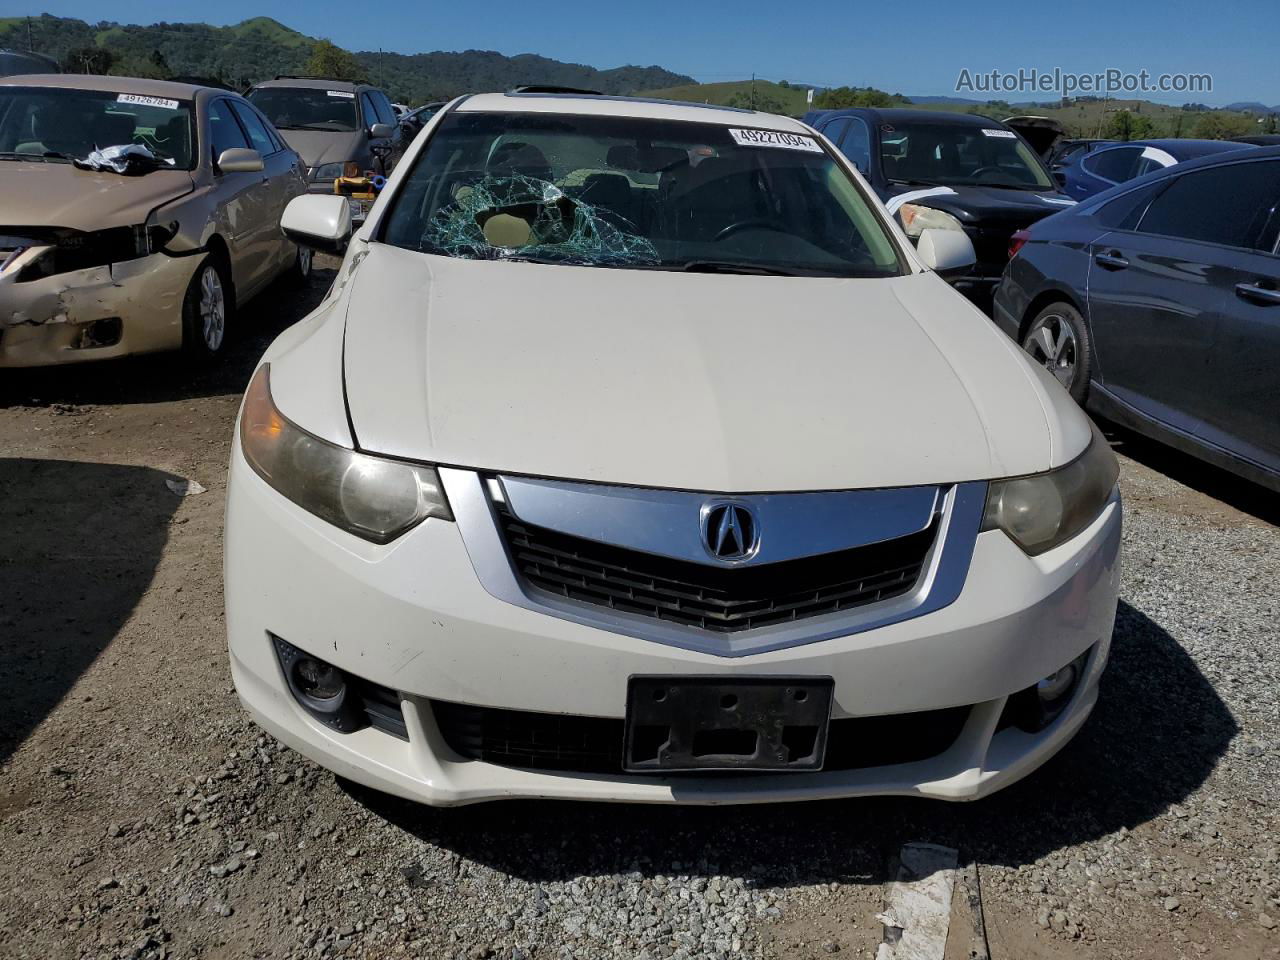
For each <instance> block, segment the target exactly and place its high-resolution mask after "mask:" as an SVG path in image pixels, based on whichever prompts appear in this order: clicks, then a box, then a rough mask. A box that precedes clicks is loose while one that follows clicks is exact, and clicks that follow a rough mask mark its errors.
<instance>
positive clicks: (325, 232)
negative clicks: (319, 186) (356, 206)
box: [280, 193, 351, 253]
mask: <svg viewBox="0 0 1280 960" xmlns="http://www.w3.org/2000/svg"><path fill="white" fill-rule="evenodd" d="M280 229H281V230H283V231H284V235H285V236H286V237H288V238H289V239H290V240H292V241H293V242H294V243H300V244H302V245H303V246H304V247H312V248H314V249H316V250H323V251H325V252H326V253H341V252H342V251H343V250H345V249H346V246H347V242H348V241H349V240H350V239H351V207H350V205H349V204H348V203H347V198H346V197H340V196H338V195H337V194H334V195H332V196H326V195H325V194H322V193H304V194H303V195H302V196H300V197H294V198H293V199H292V200H290V201H289V205H288V206H287V207H285V208H284V215H283V216H281V217H280Z"/></svg>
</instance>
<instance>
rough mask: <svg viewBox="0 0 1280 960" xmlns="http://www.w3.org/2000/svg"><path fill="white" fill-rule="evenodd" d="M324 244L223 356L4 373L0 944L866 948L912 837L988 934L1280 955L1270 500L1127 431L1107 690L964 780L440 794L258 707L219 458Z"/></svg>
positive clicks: (1049, 950)
mask: <svg viewBox="0 0 1280 960" xmlns="http://www.w3.org/2000/svg"><path fill="white" fill-rule="evenodd" d="M326 265H327V266H328V267H329V268H330V269H331V268H332V266H333V263H332V262H328V263H327V264H326ZM327 273H328V271H322V274H321V276H319V277H318V278H317V280H316V281H315V282H314V284H313V288H312V289H311V290H310V291H309V292H308V294H307V296H306V298H305V302H299V300H298V298H297V295H296V294H292V293H287V292H285V291H283V290H281V291H274V292H272V293H270V294H268V295H266V296H264V298H262V299H261V300H259V301H258V302H257V303H256V304H254V305H253V306H252V307H251V308H250V309H249V310H248V311H247V312H246V316H245V317H244V318H243V323H242V325H241V326H242V329H241V331H240V332H239V336H238V338H237V340H236V341H235V343H234V344H233V347H232V354H231V356H230V357H229V358H228V360H227V361H226V362H225V363H224V364H223V365H222V366H220V367H219V368H217V369H216V370H213V371H207V372H203V373H192V372H191V371H189V370H187V369H185V368H183V367H182V365H181V364H180V363H179V362H178V361H177V360H175V359H174V358H172V357H158V358H152V359H145V360H138V361H134V362H127V363H122V364H116V365H111V366H109V367H105V366H104V367H95V368H84V369H79V370H61V371H49V372H43V373H40V374H38V375H25V374H24V375H21V376H18V375H10V374H8V373H6V374H5V379H4V380H3V381H0V451H3V453H0V683H3V689H4V690H5V691H6V693H5V696H4V697H3V698H0V862H2V863H3V864H4V866H5V869H4V870H3V871H0V957H5V958H9V957H15V958H16V957H23V958H40V960H44V958H51V957H77V958H78V957H85V958H88V957H102V958H159V957H204V958H233V957H234V958H239V957H308V958H314V957H337V956H343V957H379V958H382V957H392V958H395V957H414V958H485V957H493V958H503V960H516V958H534V957H536V958H557V960H559V958H569V957H575V958H581V960H595V958H611V957H617V958H646V957H647V958H659V957H677V958H695V957H696V958H720V957H738V956H745V957H782V958H808V957H814V958H820V957H827V956H830V955H841V956H852V957H871V956H873V955H874V953H875V945H876V944H877V942H878V941H879V938H880V927H879V924H878V923H877V922H876V921H875V919H874V916H875V914H876V913H877V912H879V910H880V909H881V907H882V901H883V893H884V889H883V885H884V882H885V880H886V877H887V875H888V871H889V864H890V861H891V858H892V857H893V855H894V854H895V853H896V851H897V850H898V849H899V847H900V846H901V844H903V843H905V842H908V841H912V840H925V841H932V842H936V843H944V844H948V845H951V846H955V847H957V848H958V849H959V850H960V853H961V861H962V862H973V863H976V864H977V865H978V872H979V876H980V878H981V884H982V891H983V905H984V911H985V916H986V925H987V932H988V935H989V938H990V947H991V955H992V956H993V957H995V958H998V960H1004V958H1016V960H1022V958H1039V957H1044V958H1063V957H1070V958H1078V957H1115V958H1125V960H1129V958H1153V960H1154V958H1161V960H1163V958H1173V957H1202V956H1205V957H1226V958H1233V960H1234V958H1250V960H1252V958H1260V957H1280V850H1278V848H1280V822H1278V821H1280V803H1278V801H1280V683H1278V682H1277V681H1278V679H1280V666H1278V665H1277V657H1276V652H1277V648H1278V645H1280V636H1278V632H1277V627H1276V614H1277V590H1276V588H1275V582H1276V580H1277V577H1280V531H1278V530H1277V527H1276V523H1277V521H1278V520H1280V511H1278V510H1277V506H1276V504H1277V501H1276V498H1274V497H1270V496H1268V495H1266V494H1264V493H1262V492H1261V491H1259V490H1256V489H1254V488H1251V487H1249V486H1248V485H1247V484H1244V483H1242V482H1238V481H1235V480H1233V479H1231V478H1229V477H1226V476H1225V475H1223V474H1221V473H1219V472H1217V471H1212V470H1209V469H1207V468H1204V467H1201V466H1199V465H1198V464H1196V463H1195V462H1194V461H1191V460H1189V459H1187V458H1185V457H1181V456H1178V455H1175V454H1172V453H1169V452H1166V451H1163V450H1162V449H1160V448H1158V447H1156V446H1154V445H1152V444H1149V443H1147V442H1145V441H1140V440H1137V439H1135V438H1132V437H1129V436H1127V435H1113V438H1114V439H1115V440H1116V441H1117V442H1118V449H1119V450H1120V451H1121V452H1122V454H1124V457H1123V485H1124V492H1125V496H1126V506H1127V510H1128V518H1127V528H1126V533H1125V561H1124V562H1125V575H1124V586H1123V591H1122V596H1123V600H1122V604H1121V611H1120V618H1119V623H1118V625H1117V634H1116V640H1115V652H1114V659H1113V662H1112V665H1111V667H1110V669H1109V671H1108V674H1107V676H1106V678H1105V680H1104V688H1103V697H1102V701H1101V703H1100V706H1099V708H1098V710H1097V711H1096V712H1095V714H1094V717H1093V719H1091V721H1090V722H1089V724H1088V725H1087V727H1086V728H1085V730H1084V731H1083V732H1082V733H1081V735H1080V736H1079V737H1078V738H1077V739H1076V740H1075V741H1074V742H1073V743H1072V745H1071V746H1070V747H1068V748H1067V750H1065V751H1064V752H1063V754H1061V755H1060V756H1059V757H1058V758H1057V759H1056V760H1054V761H1053V762H1051V763H1050V764H1049V765H1048V766H1046V767H1045V768H1044V769H1043V770H1041V771H1040V772H1039V773H1037V774H1035V775H1034V776H1032V777H1031V778H1029V779H1028V780H1026V781H1024V782H1023V783H1020V784H1018V785H1016V786H1014V787H1012V788H1010V789H1009V790H1006V791H1005V792H1003V793H1001V794H999V795H997V796H995V797H993V798H991V799H989V800H987V801H984V802H982V803H978V804H973V805H944V804H939V803H933V802H924V801H903V800H872V801H856V802H839V803H817V804H809V805H790V806H777V807H762V808H749V809H718V810H707V809H678V808H661V809H658V808H634V807H618V806H604V805H599V806H592V805H571V804H560V803H506V804H490V805H483V806H479V807H472V808H463V809H455V810H443V811H436V810H430V809H427V808H423V807H417V806H414V805H412V804H406V803H402V802H400V801H398V800H393V799H389V798H387V797H383V796H380V795H377V794H373V793H371V792H369V791H366V790H364V789H362V788H359V787H355V786H353V785H350V784H346V783H343V782H341V781H338V780H336V779H335V778H334V777H333V776H332V775H331V774H329V773H327V772H326V771H324V770H321V769H320V768H318V767H316V766H314V765H313V764H311V763H310V762H308V761H306V760H304V759H303V758H301V757H299V756H297V755H296V754H293V753H291V752H290V751H288V750H286V749H284V748H283V747H282V746H280V745H279V744H277V743H276V742H275V741H273V740H272V739H270V738H269V737H265V736H263V735H262V734H261V733H260V732H259V731H258V730H257V729H256V728H255V727H254V726H253V725H252V724H251V723H250V722H249V721H248V720H247V718H246V717H245V716H244V714H243V713H241V711H240V710H239V708H238V705H237V702H236V699H235V695H234V692H233V690H232V688H231V684H230V679H229V677H228V673H227V664H226V653H225V639H224V635H223V624H222V594H221V568H220V564H221V523H222V507H223V496H224V492H225V465H226V461H227V457H228V453H229V443H230V439H231V422H232V419H233V417H234V415H235V410H236V407H237V404H238V402H239V394H240V392H241V390H242V389H243V387H244V385H245V382H246V380H247V377H248V374H249V372H250V371H251V369H252V367H253V364H254V362H255V359H256V357H257V356H258V355H259V354H260V353H261V351H262V350H263V348H264V347H265V346H266V344H267V343H268V342H269V341H270V339H271V338H272V337H273V336H274V335H275V334H276V333H277V332H279V330H281V329H283V327H284V326H286V325H287V324H288V323H290V322H292V321H293V320H295V319H297V317H298V316H300V315H301V314H302V313H303V312H304V311H305V309H306V308H307V307H308V305H309V304H310V303H313V302H315V300H316V299H318V297H319V294H320V292H321V290H322V288H323V284H324V283H326V282H327V278H326V274H327ZM180 478H192V479H195V480H197V481H198V482H199V483H200V484H202V485H203V486H204V487H206V488H207V490H206V491H205V492H204V493H200V494H197V495H193V496H188V497H186V498H181V497H178V496H176V495H175V494H173V493H172V492H170V491H169V490H168V489H167V487H166V485H165V482H164V481H165V480H166V479H170V480H173V479H180ZM969 934H970V925H968V924H967V923H963V922H956V923H953V927H952V936H951V939H950V941H949V943H948V958H949V960H951V958H961V957H968V956H969V948H970V946H971V944H970V941H969Z"/></svg>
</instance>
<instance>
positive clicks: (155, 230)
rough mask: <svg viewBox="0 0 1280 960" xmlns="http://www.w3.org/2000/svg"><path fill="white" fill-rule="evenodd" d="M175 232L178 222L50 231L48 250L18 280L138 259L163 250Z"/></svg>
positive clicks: (30, 264)
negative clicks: (88, 229) (102, 228)
mask: <svg viewBox="0 0 1280 960" xmlns="http://www.w3.org/2000/svg"><path fill="white" fill-rule="evenodd" d="M177 231H178V225H177V223H168V224H140V225H139V226H136V227H108V228H107V229H105V230H90V231H79V230H56V231H49V232H48V233H49V238H48V244H49V246H48V249H46V250H45V251H44V253H42V254H40V256H39V257H37V258H36V259H34V260H32V261H30V262H29V263H27V265H26V266H25V267H23V268H22V270H21V271H20V272H19V273H18V276H17V282H18V283H28V282H30V281H32V280H42V279H44V278H45V277H52V276H56V275H57V274H60V273H71V272H72V271H74V270H88V269H90V268H92V267H105V266H109V265H110V264H113V263H124V262H125V261H127V260H137V259H138V258H140V257H145V256H148V255H150V254H152V253H155V252H156V251H158V250H160V249H162V248H163V247H164V245H165V244H166V243H168V242H169V241H170V240H171V239H173V236H174V234H176V233H177ZM33 245H34V244H33Z"/></svg>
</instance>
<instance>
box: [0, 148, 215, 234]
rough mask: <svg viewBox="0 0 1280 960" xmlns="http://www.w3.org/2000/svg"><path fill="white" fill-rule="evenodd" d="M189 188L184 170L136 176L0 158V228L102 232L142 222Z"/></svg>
mask: <svg viewBox="0 0 1280 960" xmlns="http://www.w3.org/2000/svg"><path fill="white" fill-rule="evenodd" d="M191 187H192V180H191V174H190V173H189V172H188V171H186V170H156V171H154V172H152V173H147V174H144V175H142V176H140V177H125V176H121V175H120V174H118V173H95V172H94V171H92V170H80V169H78V168H76V167H74V166H72V165H71V164H70V163H62V162H50V163H45V162H44V161H41V160H35V161H31V162H24V161H20V160H19V161H13V160H0V197H3V198H4V201H3V203H0V226H9V227H68V228H70V229H73V230H102V229H105V228H107V227H123V226H129V225H131V224H135V223H142V222H143V221H145V220H146V219H147V214H149V213H150V212H151V211H152V210H154V209H155V208H156V207H158V206H159V205H160V204H162V203H165V202H167V201H169V200H173V199H175V198H176V197H180V196H182V195H183V194H184V193H188V192H190V190H191Z"/></svg>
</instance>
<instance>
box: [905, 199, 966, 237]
mask: <svg viewBox="0 0 1280 960" xmlns="http://www.w3.org/2000/svg"><path fill="white" fill-rule="evenodd" d="M898 219H899V220H901V221H902V229H903V230H905V231H906V234H907V236H908V237H918V236H920V234H921V233H923V232H924V231H925V230H963V229H964V225H963V224H961V223H960V221H959V220H957V219H956V218H955V217H953V216H952V215H951V214H949V213H946V212H944V211H942V210H935V209H934V208H933V207H922V206H921V205H920V204H918V203H904V204H903V205H902V206H900V207H899V208H898Z"/></svg>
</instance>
